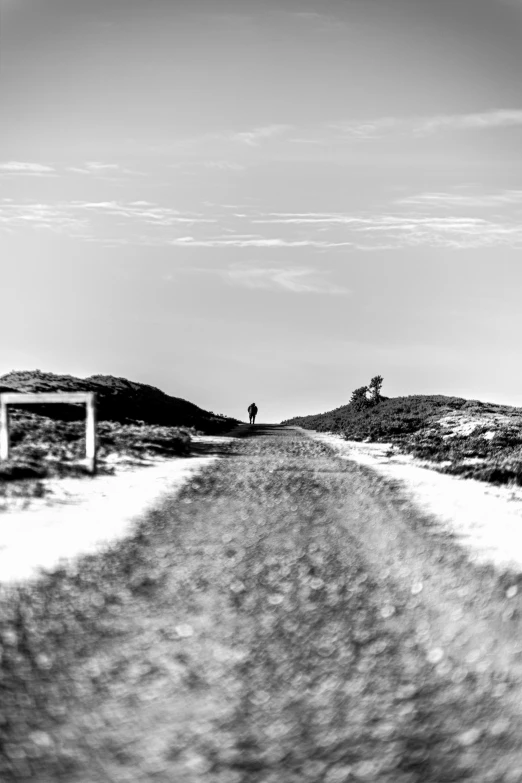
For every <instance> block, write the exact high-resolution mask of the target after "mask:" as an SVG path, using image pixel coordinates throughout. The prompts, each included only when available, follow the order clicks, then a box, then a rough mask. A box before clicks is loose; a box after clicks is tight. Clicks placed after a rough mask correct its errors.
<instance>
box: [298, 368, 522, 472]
mask: <svg viewBox="0 0 522 783" xmlns="http://www.w3.org/2000/svg"><path fill="white" fill-rule="evenodd" d="M376 378H377V379H380V381H381V386H382V378H381V377H380V376H376ZM374 381H375V379H372V382H371V383H370V386H369V387H364V386H363V387H360V388H359V389H355V390H354V392H353V393H352V396H351V401H350V403H349V404H348V405H343V406H341V407H340V408H336V409H335V410H332V411H328V412H327V413H322V414H318V415H314V416H304V417H300V418H295V419H289V420H287V421H285V422H283V424H288V425H296V426H300V427H303V428H305V429H311V430H316V431H318V432H333V433H337V434H340V435H342V436H343V437H344V438H346V439H347V440H353V441H366V442H372V443H390V444H392V445H393V446H394V447H395V449H396V450H397V451H400V452H401V453H404V454H410V455H412V456H414V457H417V458H419V459H422V460H426V461H429V462H430V463H431V464H432V466H433V467H436V468H437V469H438V470H440V471H442V472H444V473H452V474H455V475H460V476H463V477H465V478H476V479H480V480H482V481H489V482H494V483H499V484H510V483H512V484H517V485H522V409H520V408H514V407H511V406H508V405H495V404H491V403H485V402H480V401H479V400H466V399H464V398H462V397H445V396H443V395H413V396H410V397H394V398H387V397H383V396H382V395H381V394H380V388H381V387H380V386H379V387H378V392H377V394H375V389H376V388H377V387H376V386H375V384H374V385H373V386H372V383H373V382H374Z"/></svg>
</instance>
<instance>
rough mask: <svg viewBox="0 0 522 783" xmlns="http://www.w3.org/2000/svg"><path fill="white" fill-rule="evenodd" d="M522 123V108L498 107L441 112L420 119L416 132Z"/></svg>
mask: <svg viewBox="0 0 522 783" xmlns="http://www.w3.org/2000/svg"><path fill="white" fill-rule="evenodd" d="M520 125H522V110H520V109H498V110H494V111H487V112H477V113H474V114H439V115H435V116H434V117H428V118H426V119H424V120H422V121H419V122H418V123H417V124H416V126H415V128H414V131H415V133H419V134H425V133H436V132H437V131H443V130H447V129H448V130H481V129H486V128H509V127H513V126H520Z"/></svg>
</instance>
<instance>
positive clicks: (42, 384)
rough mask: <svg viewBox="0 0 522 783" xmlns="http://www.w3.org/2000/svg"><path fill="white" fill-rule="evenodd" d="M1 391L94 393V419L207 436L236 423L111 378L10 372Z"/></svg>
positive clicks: (58, 409)
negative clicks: (183, 429)
mask: <svg viewBox="0 0 522 783" xmlns="http://www.w3.org/2000/svg"><path fill="white" fill-rule="evenodd" d="M2 391H17V392H55V391H70V392H73V391H83V392H95V393H96V399H97V403H98V418H99V419H100V420H101V421H117V422H120V423H133V422H136V421H142V422H144V423H145V424H159V425H162V426H165V427H193V428H195V429H196V430H199V431H201V432H204V433H207V434H210V433H219V432H225V431H227V430H229V429H231V428H232V427H233V426H234V425H235V424H236V423H237V422H236V420H235V419H230V418H228V417H226V416H220V415H216V414H214V413H212V412H211V411H205V410H203V409H202V408H199V407H198V406H197V405H194V403H192V402H187V401H186V400H182V399H180V398H179V397H171V396H169V395H168V394H165V392H162V391H160V389H156V388H155V387H154V386H148V385H147V384H145V383H136V382H135V381H129V380H127V379H126V378H115V377H114V376H112V375H91V376H90V377H89V378H75V377H74V376H72V375H55V374H54V373H50V372H41V371H40V370H31V371H13V372H10V373H7V375H3V376H1V377H0V392H2ZM27 410H29V411H32V412H35V413H39V414H43V415H46V416H49V417H50V418H53V419H60V420H62V421H75V420H77V419H79V418H83V417H84V415H85V414H84V411H83V410H81V409H79V407H78V406H74V405H47V406H43V405H42V406H38V407H36V406H33V405H31V406H30V408H29V407H28V408H27Z"/></svg>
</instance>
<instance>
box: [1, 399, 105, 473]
mask: <svg viewBox="0 0 522 783" xmlns="http://www.w3.org/2000/svg"><path fill="white" fill-rule="evenodd" d="M56 402H58V403H73V404H77V403H83V404H84V405H85V409H86V410H85V413H86V415H85V458H86V462H87V468H88V469H89V470H90V472H91V473H93V474H94V473H96V446H97V443H96V394H95V393H94V392H29V393H22V392H21V393H18V392H7V393H4V394H0V460H5V459H9V411H8V406H9V405H47V404H48V403H56Z"/></svg>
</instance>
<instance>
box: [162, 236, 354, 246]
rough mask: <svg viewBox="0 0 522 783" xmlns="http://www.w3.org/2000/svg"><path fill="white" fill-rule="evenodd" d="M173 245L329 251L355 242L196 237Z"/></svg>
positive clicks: (187, 238)
mask: <svg viewBox="0 0 522 783" xmlns="http://www.w3.org/2000/svg"><path fill="white" fill-rule="evenodd" d="M170 243H171V244H173V245H176V244H179V243H181V244H182V245H184V246H185V247H186V246H188V245H190V246H192V247H239V248H242V247H260V248H262V247H266V248H271V247H315V248H320V249H327V248H333V247H350V246H351V245H353V242H328V241H321V240H317V239H283V238H281V237H267V238H261V239H239V238H238V237H236V236H234V237H231V238H230V239H215V238H210V239H196V238H194V237H178V238H176V239H173V240H171V242H170Z"/></svg>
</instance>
